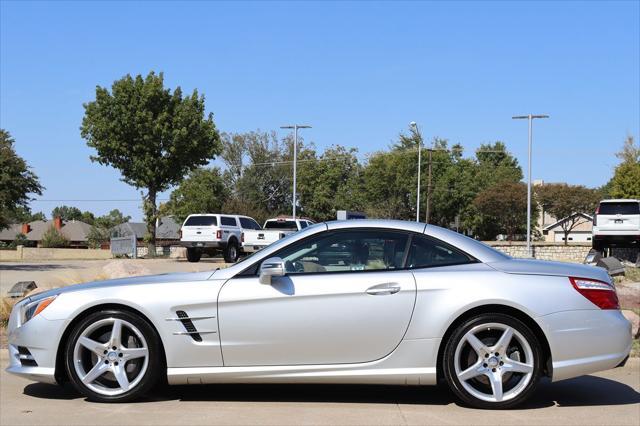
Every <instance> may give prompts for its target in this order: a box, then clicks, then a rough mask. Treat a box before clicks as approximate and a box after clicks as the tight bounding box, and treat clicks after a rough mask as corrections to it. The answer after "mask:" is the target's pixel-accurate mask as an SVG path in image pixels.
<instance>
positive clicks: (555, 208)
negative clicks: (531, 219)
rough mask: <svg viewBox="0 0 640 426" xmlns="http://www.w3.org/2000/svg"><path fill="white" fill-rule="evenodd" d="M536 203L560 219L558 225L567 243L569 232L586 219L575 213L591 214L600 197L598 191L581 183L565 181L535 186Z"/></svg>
mask: <svg viewBox="0 0 640 426" xmlns="http://www.w3.org/2000/svg"><path fill="white" fill-rule="evenodd" d="M535 195H536V198H537V201H538V204H540V206H542V208H543V209H544V210H545V211H546V212H548V213H549V214H550V215H552V216H553V217H555V218H556V219H557V220H562V219H564V220H563V221H562V222H561V223H560V227H561V228H562V232H563V233H564V244H565V245H567V244H568V236H569V233H570V232H571V231H572V230H573V229H574V228H575V227H577V226H579V225H581V224H582V223H585V222H586V221H588V219H586V218H585V217H583V216H580V215H576V214H575V213H587V214H592V213H593V211H594V210H595V208H596V204H597V203H598V201H599V199H600V197H599V192H598V191H597V190H594V189H589V188H586V187H584V186H582V185H567V184H566V183H556V184H546V185H541V186H537V187H536V188H535Z"/></svg>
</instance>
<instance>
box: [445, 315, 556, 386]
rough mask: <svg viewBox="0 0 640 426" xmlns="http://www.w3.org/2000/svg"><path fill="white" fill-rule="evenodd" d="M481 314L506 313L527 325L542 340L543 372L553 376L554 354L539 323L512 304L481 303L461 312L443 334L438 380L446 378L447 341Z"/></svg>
mask: <svg viewBox="0 0 640 426" xmlns="http://www.w3.org/2000/svg"><path fill="white" fill-rule="evenodd" d="M481 314H505V315H509V316H512V317H514V318H516V319H518V320H520V321H522V322H523V323H524V324H525V325H527V326H528V327H529V328H530V329H531V331H532V332H533V334H534V335H535V336H536V339H538V341H539V342H540V346H541V347H542V357H543V360H544V364H543V372H544V374H545V375H547V376H549V377H551V376H552V374H553V368H552V363H551V361H552V354H551V347H550V346H549V341H548V339H547V336H546V335H545V334H544V331H543V330H542V328H540V326H539V325H538V323H537V322H536V321H535V320H534V319H533V318H532V317H531V316H529V315H528V314H526V313H525V312H523V311H521V310H520V309H517V308H514V307H512V306H507V305H500V304H489V305H481V306H476V307H473V308H471V309H469V310H467V311H465V312H463V313H462V314H460V315H459V316H458V317H457V318H456V319H455V320H453V322H452V323H451V324H450V325H449V327H448V328H447V331H446V332H445V333H444V335H443V336H442V340H441V341H440V345H439V347H438V357H437V361H436V375H437V380H438V382H440V381H441V380H443V379H444V376H443V358H444V349H445V346H446V343H447V342H448V340H449V338H450V337H451V335H452V334H453V332H454V331H455V330H456V329H457V328H458V327H459V326H460V324H462V323H463V322H464V321H466V320H467V319H469V318H472V317H474V316H477V315H481Z"/></svg>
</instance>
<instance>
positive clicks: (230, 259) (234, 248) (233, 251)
mask: <svg viewBox="0 0 640 426" xmlns="http://www.w3.org/2000/svg"><path fill="white" fill-rule="evenodd" d="M238 254H239V250H238V243H237V242H236V240H231V241H229V243H228V244H227V247H226V248H225V249H224V261H225V262H227V263H234V262H235V261H236V260H238Z"/></svg>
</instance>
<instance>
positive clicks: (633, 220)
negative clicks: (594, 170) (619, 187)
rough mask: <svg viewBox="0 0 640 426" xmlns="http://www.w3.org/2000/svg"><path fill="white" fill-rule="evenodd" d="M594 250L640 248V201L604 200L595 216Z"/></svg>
mask: <svg viewBox="0 0 640 426" xmlns="http://www.w3.org/2000/svg"><path fill="white" fill-rule="evenodd" d="M592 242H593V243H592V245H593V248H594V249H596V250H598V251H601V250H603V249H605V248H608V247H638V246H640V200H624V199H618V200H602V201H600V205H598V208H597V209H596V212H595V214H594V215H593V237H592Z"/></svg>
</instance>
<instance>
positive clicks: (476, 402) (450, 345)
mask: <svg viewBox="0 0 640 426" xmlns="http://www.w3.org/2000/svg"><path fill="white" fill-rule="evenodd" d="M489 323H499V324H504V325H506V326H508V327H511V328H512V329H514V330H516V331H517V332H518V333H520V335H521V336H522V337H523V338H524V339H525V340H526V342H527V343H528V345H529V347H530V348H531V352H532V360H531V361H532V362H533V371H532V373H531V377H530V379H529V382H528V384H527V385H526V386H524V387H523V388H522V390H520V391H519V393H517V394H516V395H515V396H514V397H512V398H511V399H507V400H504V401H499V402H498V401H485V400H483V399H480V398H478V397H476V396H474V395H473V394H472V393H471V392H469V391H468V390H467V389H465V387H464V386H463V385H462V383H461V381H460V379H459V378H458V375H457V374H456V366H455V362H456V359H455V356H456V349H457V347H458V344H459V343H460V341H461V339H463V338H464V336H465V335H466V334H467V332H469V331H470V330H471V329H473V328H474V327H477V326H481V325H482V324H489ZM487 332H491V330H488V331H487ZM494 332H495V331H494ZM487 338H488V339H491V337H485V338H484V340H482V339H481V341H482V343H485V341H486V343H485V344H486V345H489V344H492V343H489V341H490V340H487ZM494 339H495V338H494ZM494 343H495V342H494ZM512 343H513V340H512ZM516 343H517V341H516ZM467 350H468V349H467ZM468 352H470V351H469V350H468ZM523 352H524V351H523ZM471 353H473V352H471ZM471 356H476V355H475V354H474V355H471ZM491 358H493V357H491ZM478 359H480V358H478ZM478 362H479V361H478ZM505 362H507V361H505ZM486 365H487V364H483V366H486ZM499 365H502V364H499ZM442 366H443V370H444V378H445V380H446V382H447V384H448V385H449V388H450V389H451V391H452V392H453V394H454V395H455V396H456V397H457V398H458V399H459V400H460V401H461V402H462V403H463V404H465V405H468V406H471V407H475V408H482V409H506V408H512V407H515V406H517V405H519V404H521V403H523V402H524V401H525V400H527V399H528V398H529V397H530V396H531V395H532V394H533V392H534V391H535V388H536V386H537V384H538V382H539V380H540V377H541V376H542V373H543V371H542V370H543V359H542V347H541V345H540V342H538V340H537V338H536V337H535V334H534V333H533V332H532V331H531V330H530V329H529V327H528V326H527V325H526V324H524V323H523V322H522V321H520V320H518V319H516V318H514V317H512V316H509V315H505V314H481V315H478V316H475V317H473V318H470V319H468V320H466V321H464V322H463V323H462V324H461V325H460V326H459V327H458V328H457V329H456V330H455V331H454V332H453V333H452V335H451V336H450V338H449V340H448V342H447V343H446V347H445V350H444V356H443V360H442ZM461 369H462V368H461ZM498 369H500V367H499V368H498ZM493 371H495V369H493ZM506 374H508V373H505V377H507V376H506ZM515 374H516V373H511V376H509V378H510V379H511V378H514V381H515V380H517V379H518V378H519V377H522V376H517V375H515ZM478 377H480V378H481V379H484V376H482V375H479V376H478ZM470 380H476V379H475V378H474V379H470ZM523 383H524V382H523ZM479 385H481V383H479ZM514 387H515V386H514ZM489 389H491V388H490V387H489Z"/></svg>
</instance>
